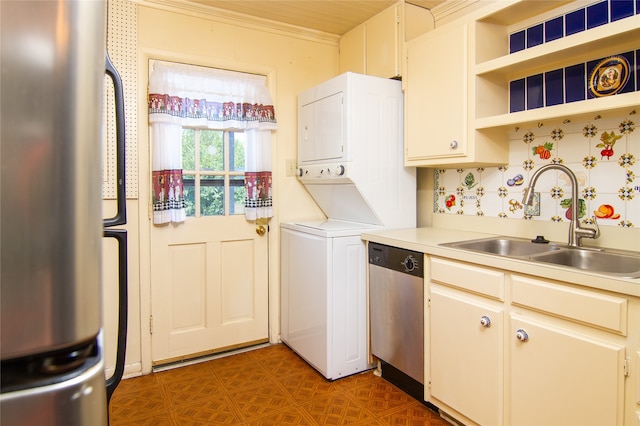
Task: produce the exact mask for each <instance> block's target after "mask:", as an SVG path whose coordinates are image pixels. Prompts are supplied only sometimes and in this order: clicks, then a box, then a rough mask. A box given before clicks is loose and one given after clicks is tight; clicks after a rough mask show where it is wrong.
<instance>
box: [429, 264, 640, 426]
mask: <svg viewBox="0 0 640 426" xmlns="http://www.w3.org/2000/svg"><path fill="white" fill-rule="evenodd" d="M427 270H430V278H429V280H428V281H427V287H428V288H427V293H426V294H428V301H429V304H428V310H429V312H428V314H427V315H425V318H426V321H428V324H426V325H427V327H425V330H429V335H428V336H426V337H425V344H426V346H427V347H426V348H425V354H426V359H425V365H427V366H426V367H425V374H426V379H427V383H428V385H429V386H428V388H427V389H426V390H425V398H426V399H427V400H428V401H429V402H431V403H433V404H435V405H436V406H438V407H440V408H441V409H442V410H443V411H444V412H446V413H447V414H449V415H450V416H451V417H453V418H455V419H457V420H458V421H460V422H462V423H464V424H466V425H470V424H480V425H562V426H568V425H581V426H582V425H616V424H627V423H628V422H629V419H630V418H631V417H632V416H633V414H630V415H628V416H627V417H626V418H625V387H626V381H627V380H628V376H629V359H628V358H627V352H631V353H633V352H637V351H638V345H639V342H637V341H636V340H637V335H638V333H637V330H635V329H636V328H637V326H638V325H637V324H634V325H628V321H629V319H630V318H634V317H635V315H637V313H635V314H634V315H631V314H629V311H630V307H629V303H628V299H627V298H626V297H624V296H620V297H618V296H616V295H613V294H609V293H604V292H600V291H595V290H594V291H591V290H588V289H583V288H579V287H576V286H571V285H568V284H563V283H561V282H557V281H551V280H546V279H538V278H536V277H529V276H521V275H519V274H513V273H510V272H508V271H500V270H496V269H492V268H486V267H480V266H476V265H471V264H468V263H464V262H456V261H451V260H448V259H441V258H437V257H431V258H430V269H427ZM633 306H636V308H634V309H636V310H637V301H635V302H634V305H633ZM628 326H629V327H630V328H629V330H628V329H627V327H628ZM631 327H633V328H634V331H633V332H630V329H631ZM630 336H633V338H631V337H630ZM628 346H632V347H631V348H628ZM639 353H640V352H639ZM629 385H630V386H631V387H630V388H627V391H628V390H629V389H633V388H634V387H633V384H631V383H629ZM638 385H640V383H638ZM638 390H639V391H640V387H638ZM629 393H632V394H633V393H635V392H629ZM633 398H634V396H633V395H632V396H631V398H629V399H630V400H631V401H632V403H631V404H629V405H630V406H631V405H634V404H633ZM628 411H630V412H633V411H634V410H633V408H630V409H629V410H628ZM627 414H629V413H627Z"/></svg>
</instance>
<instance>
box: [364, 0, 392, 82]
mask: <svg viewBox="0 0 640 426" xmlns="http://www.w3.org/2000/svg"><path fill="white" fill-rule="evenodd" d="M398 7H399V6H397V5H396V6H394V7H390V8H388V9H386V10H384V11H383V12H381V13H379V14H377V15H376V16H374V17H373V18H371V19H370V20H369V21H367V22H366V24H365V32H366V42H365V48H366V55H365V57H366V62H367V75H375V76H377V77H383V78H390V77H396V76H398V75H400V66H399V60H398V59H399V27H400V19H399V15H398Z"/></svg>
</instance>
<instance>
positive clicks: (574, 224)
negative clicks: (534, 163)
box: [522, 164, 600, 247]
mask: <svg viewBox="0 0 640 426" xmlns="http://www.w3.org/2000/svg"><path fill="white" fill-rule="evenodd" d="M553 169H555V170H560V171H561V172H564V173H565V174H566V175H567V176H569V180H570V181H571V222H569V246H570V247H580V246H582V239H583V238H594V239H595V238H598V237H599V236H600V228H599V227H598V222H597V221H596V218H595V217H594V218H593V223H595V225H596V226H595V228H582V227H580V221H579V220H578V205H579V203H580V201H579V199H578V179H576V175H575V174H574V173H573V172H572V171H571V169H570V168H568V167H567V166H565V165H563V164H547V165H544V166H542V167H540V168H539V169H538V170H536V171H535V172H534V173H533V175H532V176H531V181H530V182H529V186H528V187H527V188H525V190H524V195H523V197H522V202H523V203H524V204H527V205H532V204H533V193H534V187H535V185H536V182H537V181H538V178H539V177H540V175H541V174H542V173H544V172H546V171H547V170H553Z"/></svg>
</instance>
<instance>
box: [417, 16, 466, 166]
mask: <svg viewBox="0 0 640 426" xmlns="http://www.w3.org/2000/svg"><path fill="white" fill-rule="evenodd" d="M406 83H407V86H406V92H405V96H406V110H405V115H406V117H407V122H406V126H407V127H406V130H407V135H406V147H405V149H406V159H407V160H421V159H438V158H450V157H454V158H455V157H463V156H465V155H466V153H467V137H466V136H467V135H466V132H467V102H468V99H467V24H466V23H462V24H459V23H456V24H449V25H447V26H444V27H442V28H438V29H436V30H434V31H431V32H428V33H426V34H424V35H422V36H420V37H418V38H416V39H414V40H411V41H410V42H408V43H407V82H406ZM452 144H453V145H455V147H453V145H452Z"/></svg>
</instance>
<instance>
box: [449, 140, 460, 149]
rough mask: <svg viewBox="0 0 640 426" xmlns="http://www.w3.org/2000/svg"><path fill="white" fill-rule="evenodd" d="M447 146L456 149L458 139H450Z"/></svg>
mask: <svg viewBox="0 0 640 426" xmlns="http://www.w3.org/2000/svg"><path fill="white" fill-rule="evenodd" d="M449 148H451V149H458V141H451V143H450V144H449Z"/></svg>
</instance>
